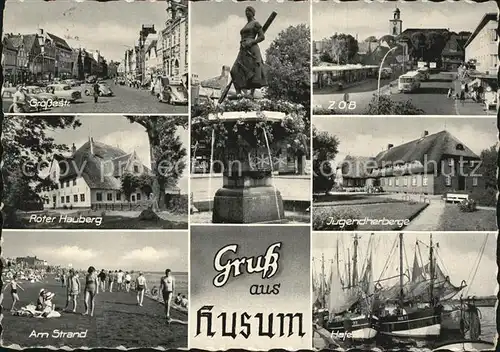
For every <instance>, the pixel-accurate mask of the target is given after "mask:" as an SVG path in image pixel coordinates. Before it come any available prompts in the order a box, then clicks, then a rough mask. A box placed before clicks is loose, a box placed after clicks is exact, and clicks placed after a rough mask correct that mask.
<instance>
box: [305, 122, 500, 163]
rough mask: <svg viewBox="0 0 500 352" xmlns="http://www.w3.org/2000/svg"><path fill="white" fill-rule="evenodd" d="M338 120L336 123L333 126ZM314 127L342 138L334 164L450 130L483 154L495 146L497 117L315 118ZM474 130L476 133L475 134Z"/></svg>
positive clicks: (371, 154) (475, 150)
mask: <svg viewBox="0 0 500 352" xmlns="http://www.w3.org/2000/svg"><path fill="white" fill-rule="evenodd" d="M333 121H335V123H333ZM313 124H314V126H316V128H318V130H320V131H328V132H329V133H330V134H332V135H336V136H337V137H338V138H339V142H340V143H339V153H338V154H337V157H336V158H335V160H334V162H335V163H337V162H341V161H342V160H344V158H345V156H346V155H352V156H366V157H368V156H376V155H377V154H378V153H379V152H381V151H382V150H385V149H386V148H387V145H388V144H389V143H391V144H394V145H395V146H397V145H400V144H403V143H406V142H410V141H412V140H415V139H417V138H420V137H421V136H422V133H423V132H424V130H427V131H429V134H433V133H437V132H440V131H443V130H447V131H448V132H450V133H451V134H452V135H453V136H455V137H456V138H458V139H459V140H460V141H462V143H464V144H465V145H466V146H468V147H469V148H470V149H472V151H474V152H475V153H476V154H478V155H479V153H481V151H482V150H484V149H488V148H490V147H491V146H493V145H495V144H496V143H497V141H498V139H497V132H496V131H497V127H496V118H493V117H491V118H465V117H461V118H455V117H454V118H442V117H439V118H431V117H420V116H419V117H340V116H335V117H334V118H332V117H314V118H313ZM471 131H474V133H471Z"/></svg>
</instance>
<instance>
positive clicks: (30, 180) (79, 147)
mask: <svg viewBox="0 0 500 352" xmlns="http://www.w3.org/2000/svg"><path fill="white" fill-rule="evenodd" d="M187 124H188V118H187V116H134V115H128V116H119V115H114V116H109V115H106V116H97V115H93V116H88V115H84V116H53V115H51V116H37V117H36V118H35V117H25V116H7V117H5V118H4V120H3V126H2V127H3V131H4V134H3V138H2V142H3V145H4V148H5V150H8V155H9V157H8V158H5V159H4V168H3V170H4V174H3V181H4V183H5V185H6V187H5V190H6V194H5V197H4V204H5V207H4V209H3V211H4V214H5V215H4V227H5V228H9V229H25V228H30V229H187V228H188V204H189V199H188V194H187V193H188V177H189V176H188V170H187V168H188V166H187V162H188V160H187V149H186V148H187V143H188V140H189V132H188V131H187ZM160 136H161V138H160Z"/></svg>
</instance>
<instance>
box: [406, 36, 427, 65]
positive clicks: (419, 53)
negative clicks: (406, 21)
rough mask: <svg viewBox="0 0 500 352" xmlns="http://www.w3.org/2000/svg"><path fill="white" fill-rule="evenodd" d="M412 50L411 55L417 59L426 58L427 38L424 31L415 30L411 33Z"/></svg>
mask: <svg viewBox="0 0 500 352" xmlns="http://www.w3.org/2000/svg"><path fill="white" fill-rule="evenodd" d="M411 43H412V49H413V50H412V52H411V54H410V55H411V56H412V57H413V58H414V59H415V60H419V59H420V60H424V58H425V50H426V48H427V38H426V36H425V34H424V33H423V32H415V33H413V34H412V35H411Z"/></svg>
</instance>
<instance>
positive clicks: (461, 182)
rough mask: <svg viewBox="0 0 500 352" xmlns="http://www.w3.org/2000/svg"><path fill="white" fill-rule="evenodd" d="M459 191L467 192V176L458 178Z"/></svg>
mask: <svg viewBox="0 0 500 352" xmlns="http://www.w3.org/2000/svg"><path fill="white" fill-rule="evenodd" d="M458 190H459V191H465V176H458Z"/></svg>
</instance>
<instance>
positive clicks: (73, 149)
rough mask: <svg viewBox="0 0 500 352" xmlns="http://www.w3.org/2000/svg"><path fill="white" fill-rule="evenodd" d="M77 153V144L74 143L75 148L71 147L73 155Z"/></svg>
mask: <svg viewBox="0 0 500 352" xmlns="http://www.w3.org/2000/svg"><path fill="white" fill-rule="evenodd" d="M75 153H76V147H75V143H73V146H72V147H71V155H75Z"/></svg>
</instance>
